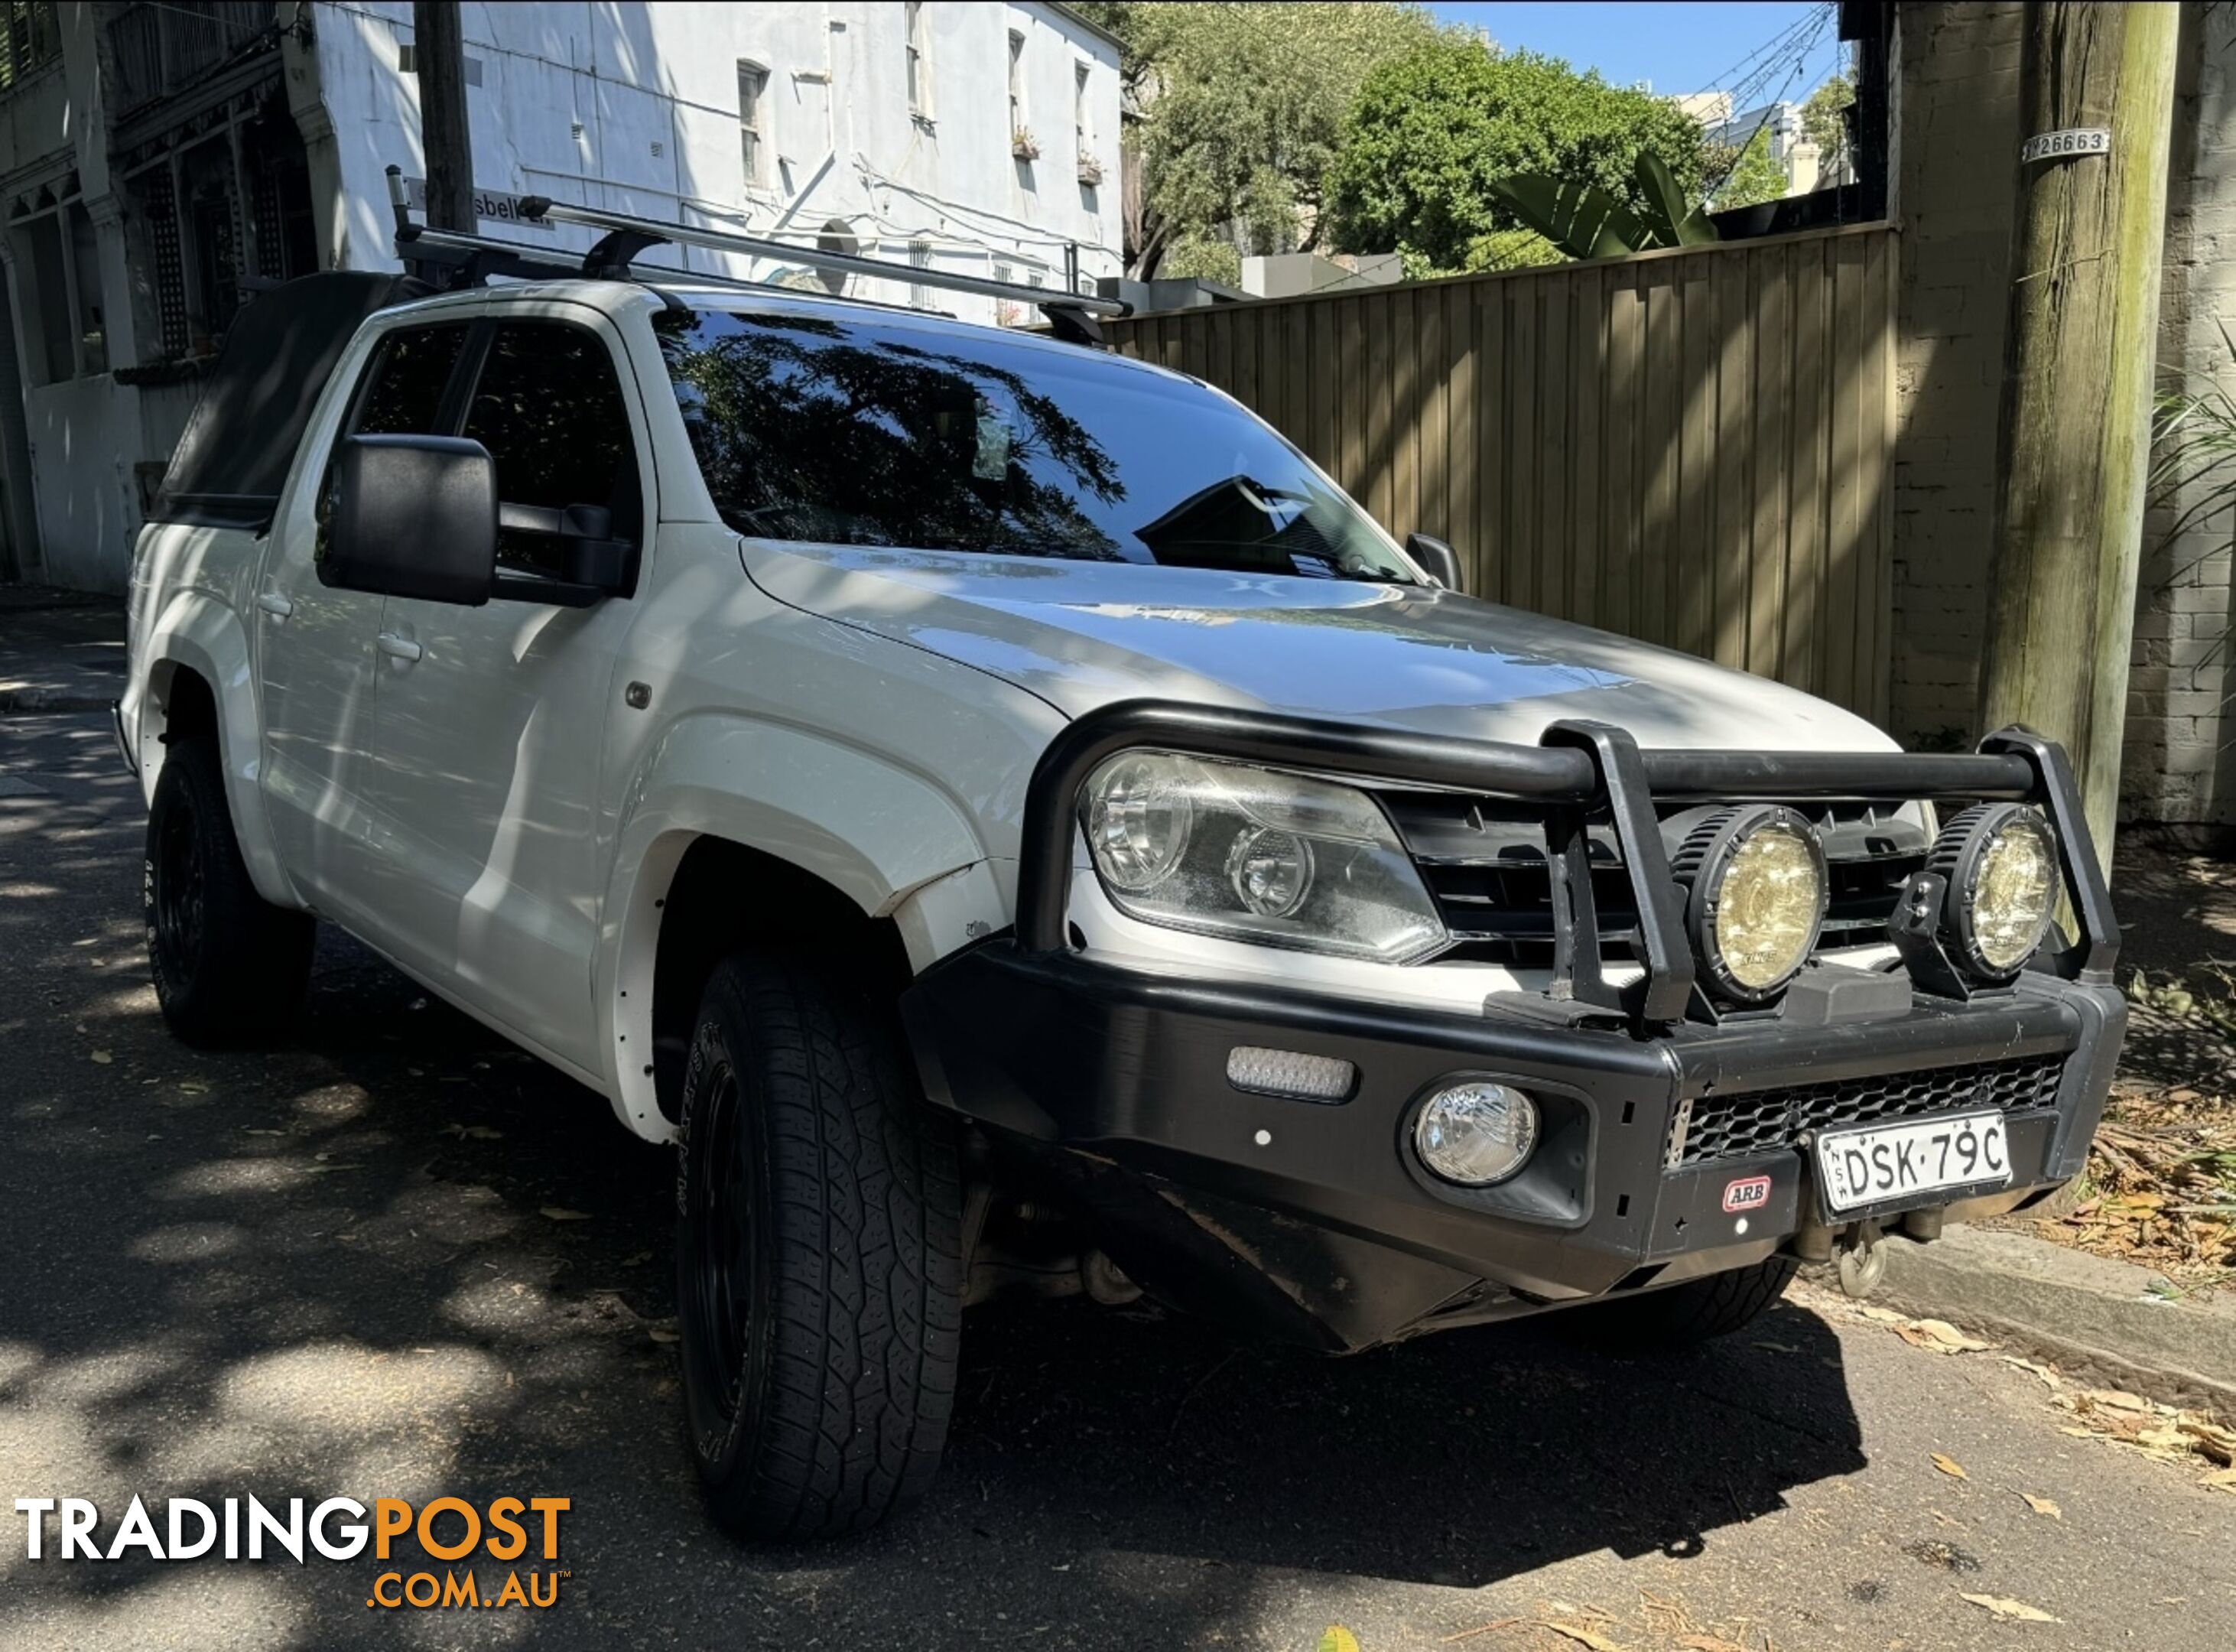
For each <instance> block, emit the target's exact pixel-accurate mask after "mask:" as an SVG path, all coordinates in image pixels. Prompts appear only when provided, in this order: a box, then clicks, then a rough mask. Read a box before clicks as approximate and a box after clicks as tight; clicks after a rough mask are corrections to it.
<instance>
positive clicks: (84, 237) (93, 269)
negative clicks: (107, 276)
mask: <svg viewBox="0 0 2236 1652" xmlns="http://www.w3.org/2000/svg"><path fill="white" fill-rule="evenodd" d="M69 237H70V274H71V275H72V277H73V278H74V280H75V285H74V286H73V289H72V291H73V296H74V299H75V302H76V306H77V370H78V372H80V373H83V374H93V373H105V372H108V371H109V328H108V326H107V323H106V321H105V319H103V316H102V304H101V247H100V243H99V241H98V240H95V236H94V229H93V215H92V214H90V213H89V212H87V211H86V209H85V207H84V204H83V203H82V202H80V201H72V202H71V203H70V205H69Z"/></svg>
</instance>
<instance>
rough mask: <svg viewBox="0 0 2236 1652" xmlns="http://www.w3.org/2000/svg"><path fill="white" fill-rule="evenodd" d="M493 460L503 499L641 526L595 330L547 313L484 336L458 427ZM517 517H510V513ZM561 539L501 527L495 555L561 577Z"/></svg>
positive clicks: (612, 387) (614, 383)
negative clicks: (486, 343) (600, 513)
mask: <svg viewBox="0 0 2236 1652" xmlns="http://www.w3.org/2000/svg"><path fill="white" fill-rule="evenodd" d="M463 433H464V435H466V436H469V437H470V438H473V439H474V440H475V441H477V442H479V443H480V444H482V445H483V447H486V448H487V449H489V451H490V457H491V458H493V459H495V460H496V461H497V497H498V499H499V500H500V501H501V502H502V503H504V504H506V505H511V506H526V507H529V508H530V509H532V510H555V511H556V510H566V509H567V508H568V507H569V506H574V505H590V506H595V507H599V508H602V509H603V510H606V511H608V513H609V514H610V517H611V522H612V527H611V533H612V536H613V537H614V538H615V539H617V540H626V541H628V542H629V543H635V542H636V541H637V539H638V538H639V536H640V535H641V532H642V530H643V503H642V500H641V496H640V494H639V492H638V488H637V474H636V448H635V444H634V443H633V442H632V441H631V439H630V438H629V425H628V409H627V405H626V404H625V403H623V401H622V400H621V380H620V379H619V378H617V377H615V372H614V365H613V361H612V359H611V358H610V357H609V356H608V354H607V352H606V347H605V346H604V345H603V344H602V343H601V342H600V341H599V339H597V338H596V337H595V335H594V334H592V333H589V332H583V331H582V329H580V328H578V327H571V326H566V325H565V324H563V323H561V322H556V321H508V322H505V323H503V325H502V326H499V327H498V328H497V333H496V336H495V337H494V338H492V339H490V348H489V356H488V359H486V360H485V361H484V362H483V366H482V372H481V379H480V382H479V383H478V384H477V385H476V386H475V388H474V398H473V402H472V404H471V405H470V406H469V407H468V409H467V410H466V424H465V429H464V432H463ZM516 522H517V518H516ZM564 550H565V547H564V545H563V543H562V541H561V539H560V538H559V537H558V536H556V535H555V534H553V533H550V532H548V531H538V530H535V529H532V528H527V527H523V526H519V525H507V526H503V527H501V528H500V530H499V532H498V534H497V562H498V563H499V564H500V565H501V566H503V567H505V568H510V569H516V570H517V571H519V572H521V573H529V574H543V575H546V576H550V577H553V578H565V577H567V575H566V572H565V563H564V556H563V552H564Z"/></svg>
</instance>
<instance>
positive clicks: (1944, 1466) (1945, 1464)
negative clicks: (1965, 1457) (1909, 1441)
mask: <svg viewBox="0 0 2236 1652" xmlns="http://www.w3.org/2000/svg"><path fill="white" fill-rule="evenodd" d="M1933 1466H1934V1467H1935V1468H1937V1469H1939V1470H1940V1471H1942V1472H1943V1474H1946V1475H1949V1476H1950V1478H1954V1479H1959V1480H1969V1479H1970V1478H1972V1477H1971V1476H1970V1475H1969V1474H1967V1473H1965V1472H1964V1465H1963V1464H1962V1463H1959V1462H1958V1461H1957V1459H1956V1458H1953V1457H1947V1456H1944V1455H1943V1454H1942V1453H1941V1452H1939V1451H1936V1452H1934V1454H1933Z"/></svg>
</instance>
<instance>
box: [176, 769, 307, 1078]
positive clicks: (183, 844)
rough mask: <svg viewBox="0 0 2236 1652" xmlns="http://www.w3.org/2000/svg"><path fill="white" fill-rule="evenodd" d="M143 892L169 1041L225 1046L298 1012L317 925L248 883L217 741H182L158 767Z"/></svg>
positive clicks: (305, 913)
mask: <svg viewBox="0 0 2236 1652" xmlns="http://www.w3.org/2000/svg"><path fill="white" fill-rule="evenodd" d="M141 904H142V905H143V907H144V909H145V911H146V914H147V919H148V967H149V970H150V971H151V973H152V974H153V975H154V976H155V998H156V1002H157V1003H158V1004H161V1006H162V1010H163V1019H164V1021H165V1022H166V1023H168V1024H169V1026H170V1029H171V1030H172V1031H173V1032H174V1033H176V1034H177V1035H178V1036H179V1037H181V1038H183V1039H185V1040H186V1041H187V1043H196V1044H211V1043H227V1042H230V1041H233V1040H235V1039H240V1038H245V1037H253V1036H254V1035H257V1034H260V1033H266V1032H270V1031H272V1030H273V1029H275V1028H277V1027H279V1026H281V1025H283V1024H284V1023H286V1021H287V1020H288V1019H289V1018H290V1017H292V1016H293V1014H294V1013H295V1010H296V1008H297V1006H298V1005H299V1004H301V1003H302V999H303V986H304V983H305V982H306V981H307V980H308V979H309V978H310V974H311V950H312V944H313V943H314V942H315V941H316V939H317V937H318V925H317V923H316V922H315V920H313V919H312V917H311V915H310V914H309V913H307V912H289V911H287V910H286V909H285V908H284V907H279V906H274V905H272V903H271V902H269V901H267V900H266V899H265V898H263V897H262V896H260V895H259V894H258V893H257V892H256V886H255V885H253V884H252V883H251V882H250V881H249V880H248V867H247V865H246V864H244V863H243V861H242V860H241V858H240V842H239V841H238V839H235V837H234V836H233V816H232V814H231V813H230V811H229V810H228V809H227V806H226V800H225V776H224V772H223V770H222V768H221V767H220V764H219V761H218V752H217V745H216V742H215V741H214V740H208V739H191V740H180V741H179V742H177V743H176V744H174V745H173V746H172V747H170V749H169V751H168V754H166V756H165V758H164V761H163V770H162V773H161V775H160V776H159V777H158V778H157V779H156V781H155V801H154V802H153V804H152V805H151V806H149V809H148V848H147V858H146V860H145V862H144V869H143V875H142V877H141Z"/></svg>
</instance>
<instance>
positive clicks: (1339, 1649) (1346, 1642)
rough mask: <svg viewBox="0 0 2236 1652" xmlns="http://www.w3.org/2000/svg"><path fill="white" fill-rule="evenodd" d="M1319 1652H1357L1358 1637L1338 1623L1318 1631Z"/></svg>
mask: <svg viewBox="0 0 2236 1652" xmlns="http://www.w3.org/2000/svg"><path fill="white" fill-rule="evenodd" d="M1319 1652H1358V1636H1356V1635H1353V1634H1352V1633H1351V1631H1350V1630H1349V1629H1345V1628H1344V1626H1343V1625H1342V1624H1340V1623H1331V1624H1329V1625H1328V1626H1327V1628H1326V1629H1323V1630H1321V1631H1320V1646H1319Z"/></svg>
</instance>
